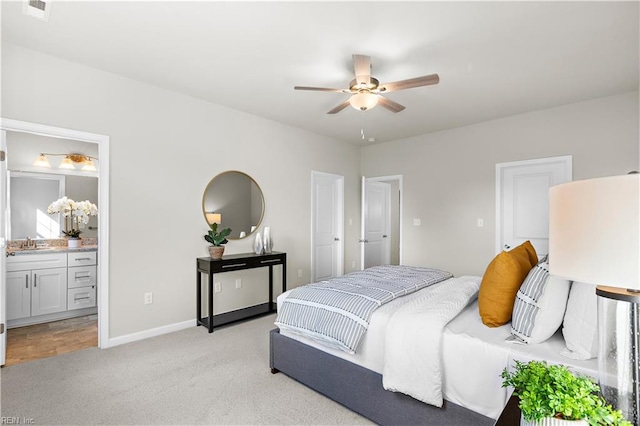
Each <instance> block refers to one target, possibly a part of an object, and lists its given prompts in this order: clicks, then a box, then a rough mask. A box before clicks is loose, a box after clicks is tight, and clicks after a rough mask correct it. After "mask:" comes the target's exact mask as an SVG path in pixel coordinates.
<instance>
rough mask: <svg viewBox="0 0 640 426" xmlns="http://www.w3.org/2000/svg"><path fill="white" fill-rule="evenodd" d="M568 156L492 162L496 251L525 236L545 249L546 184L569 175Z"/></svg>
mask: <svg viewBox="0 0 640 426" xmlns="http://www.w3.org/2000/svg"><path fill="white" fill-rule="evenodd" d="M571 163H572V162H571V156H570V155H566V156H562V157H551V158H541V159H537V160H527V161H516V162H512V163H500V164H497V165H496V253H499V252H501V251H502V250H509V249H511V248H513V247H516V246H518V245H519V244H522V243H523V242H525V241H527V240H529V241H531V244H533V246H534V247H535V249H536V252H537V253H538V255H539V256H544V255H545V254H547V253H549V188H550V187H552V186H554V185H558V184H560V183H564V182H568V181H570V180H571V179H572V169H571Z"/></svg>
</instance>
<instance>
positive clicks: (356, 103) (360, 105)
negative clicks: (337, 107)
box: [349, 92, 378, 111]
mask: <svg viewBox="0 0 640 426" xmlns="http://www.w3.org/2000/svg"><path fill="white" fill-rule="evenodd" d="M349 104H351V106H352V107H354V108H355V109H357V110H360V111H366V110H368V109H371V108H373V107H374V106H376V105H378V95H374V94H373V93H369V92H362V93H356V94H355V95H353V96H351V98H349Z"/></svg>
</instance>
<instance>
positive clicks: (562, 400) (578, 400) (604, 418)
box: [502, 361, 631, 426]
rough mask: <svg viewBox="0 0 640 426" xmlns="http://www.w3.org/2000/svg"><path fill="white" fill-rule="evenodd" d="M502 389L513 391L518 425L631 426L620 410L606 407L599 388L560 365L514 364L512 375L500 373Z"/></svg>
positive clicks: (533, 362) (540, 363)
mask: <svg viewBox="0 0 640 426" xmlns="http://www.w3.org/2000/svg"><path fill="white" fill-rule="evenodd" d="M502 378H503V382H502V386H503V387H507V386H511V387H513V388H514V394H515V395H517V396H518V397H519V398H520V411H521V412H522V422H521V425H567V426H573V425H581V424H584V425H591V426H596V425H619V426H631V423H630V422H628V421H626V420H625V419H624V418H623V416H622V412H621V411H620V410H615V409H613V408H612V407H611V405H608V404H607V403H606V401H605V400H604V398H602V396H601V395H600V387H599V386H598V385H597V384H596V383H595V382H594V381H593V379H591V378H590V377H585V376H576V375H574V374H573V373H572V372H571V371H569V369H568V368H567V367H565V366H564V365H547V363H546V362H543V361H542V362H541V361H530V362H527V363H524V362H520V361H516V367H515V371H514V372H513V373H510V372H509V371H508V370H507V369H506V368H505V369H504V370H503V371H502Z"/></svg>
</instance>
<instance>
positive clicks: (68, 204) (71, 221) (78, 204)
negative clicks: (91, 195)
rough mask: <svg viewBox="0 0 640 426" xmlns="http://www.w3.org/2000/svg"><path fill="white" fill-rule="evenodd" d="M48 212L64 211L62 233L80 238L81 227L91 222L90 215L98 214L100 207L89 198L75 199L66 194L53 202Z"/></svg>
mask: <svg viewBox="0 0 640 426" xmlns="http://www.w3.org/2000/svg"><path fill="white" fill-rule="evenodd" d="M47 213H49V214H56V213H62V215H63V217H64V231H62V233H63V234H64V235H66V236H67V237H69V238H80V234H81V233H82V231H81V229H82V228H84V225H86V224H87V223H89V216H96V215H97V214H98V207H97V206H96V205H95V204H93V203H92V202H91V201H89V200H85V201H73V200H72V199H71V198H67V197H66V196H65V197H62V198H60V199H59V200H56V201H54V202H53V203H51V204H50V205H49V207H48V208H47Z"/></svg>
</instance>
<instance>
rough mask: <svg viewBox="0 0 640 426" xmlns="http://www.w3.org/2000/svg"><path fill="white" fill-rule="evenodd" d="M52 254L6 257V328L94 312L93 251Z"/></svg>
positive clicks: (94, 280) (94, 255)
mask: <svg viewBox="0 0 640 426" xmlns="http://www.w3.org/2000/svg"><path fill="white" fill-rule="evenodd" d="M55 251H56V252H55V253H40V252H37V253H26V254H19V255H16V256H10V257H9V258H7V322H8V326H9V327H12V326H21V325H28V324H35V323H41V322H47V321H55V320H58V319H64V318H71V317H74V316H79V315H87V314H90V313H95V312H96V287H97V278H96V251H95V250H94V251H77V252H67V251H63V252H59V251H58V250H55ZM86 308H92V309H86Z"/></svg>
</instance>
